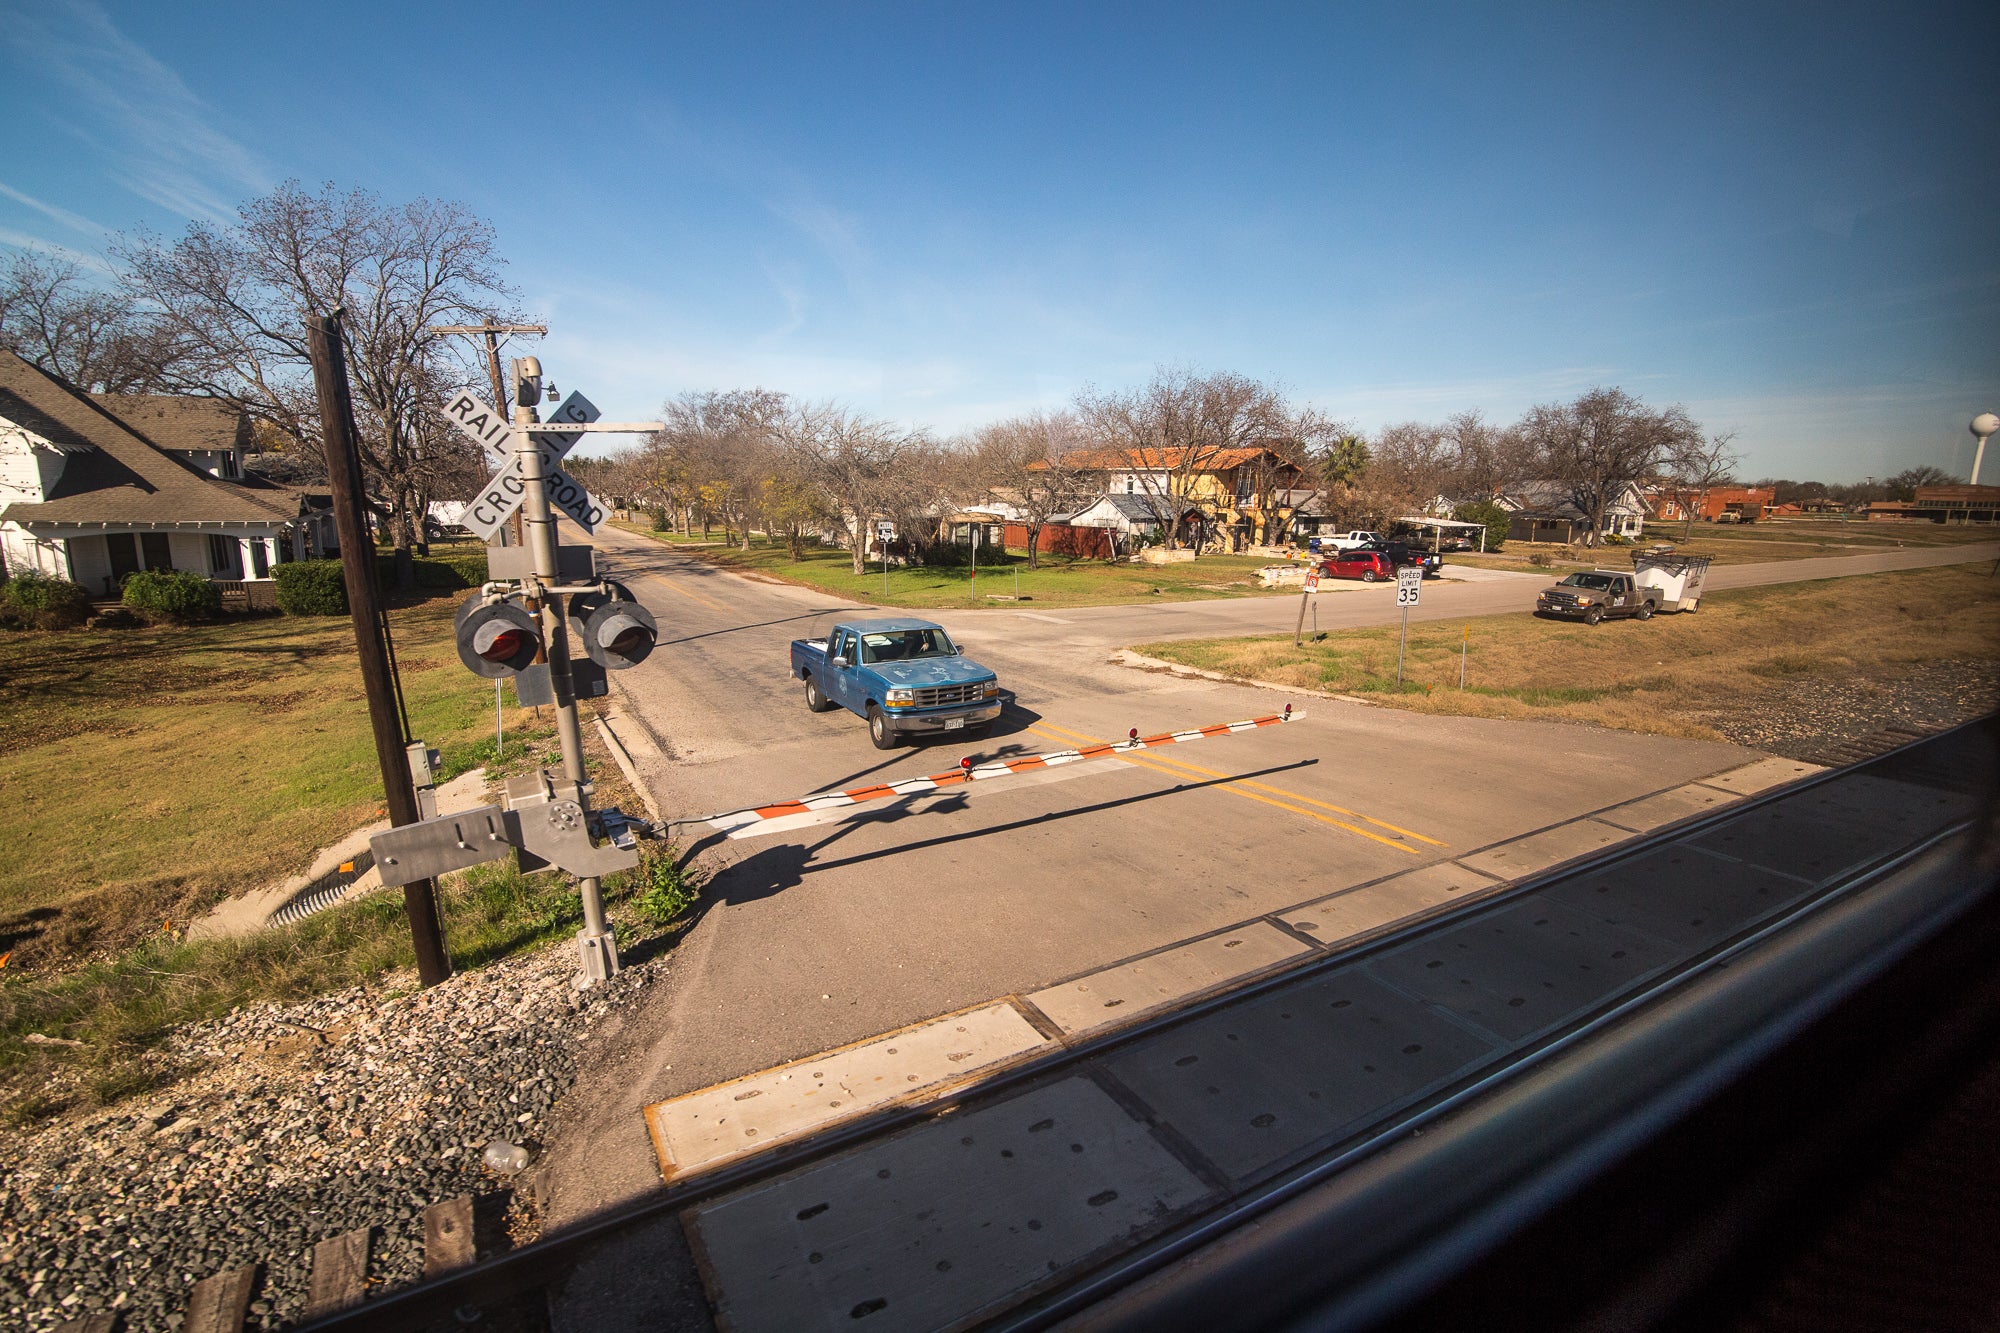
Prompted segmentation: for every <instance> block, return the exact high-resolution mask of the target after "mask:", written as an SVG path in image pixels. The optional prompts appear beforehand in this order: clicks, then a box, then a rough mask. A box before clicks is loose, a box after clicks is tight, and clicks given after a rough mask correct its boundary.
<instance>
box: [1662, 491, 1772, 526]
mask: <svg viewBox="0 0 2000 1333" xmlns="http://www.w3.org/2000/svg"><path fill="white" fill-rule="evenodd" d="M1777 499H1778V493H1777V492H1776V491H1774V490H1772V489H1771V488H1770V487H1768V486H1711V487H1709V488H1708V489H1707V490H1706V491H1703V492H1702V493H1701V494H1699V495H1698V496H1696V497H1695V498H1694V500H1693V502H1692V503H1690V504H1687V505H1683V504H1682V503H1681V500H1680V498H1679V497H1677V496H1675V495H1673V494H1672V493H1671V492H1669V491H1666V490H1660V491H1655V492H1654V493H1653V495H1652V500H1653V516H1654V517H1655V518H1658V519H1662V520H1665V521H1669V522H1679V521H1681V520H1682V519H1685V518H1686V517H1687V516H1688V512H1689V510H1692V511H1693V512H1694V516H1695V517H1696V518H1699V519H1703V520H1706V521H1708V522H1711V523H1712V522H1714V521H1715V520H1716V519H1719V518H1721V517H1722V516H1723V515H1724V514H1735V515H1736V517H1737V519H1738V520H1739V521H1741V522H1744V523H1755V522H1756V521H1757V520H1758V519H1760V518H1762V517H1764V513H1765V511H1766V510H1768V509H1770V508H1772V507H1773V506H1774V505H1775V503H1776V501H1777ZM1793 512H1794V513H1797V512H1799V511H1798V510H1797V509H1796V508H1794V510H1793Z"/></svg>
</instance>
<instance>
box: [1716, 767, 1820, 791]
mask: <svg viewBox="0 0 2000 1333" xmlns="http://www.w3.org/2000/svg"><path fill="white" fill-rule="evenodd" d="M1825 771H1826V770H1825V769H1824V768H1822V767H1820V766H1819V765H1818V764H1808V763H1806V762H1805V761H1804V760H1802V759H1777V758H1772V759H1759V760H1758V761H1757V762H1756V763H1754V764H1745V765H1743V767H1741V768H1732V769H1730V770H1729V771H1728V772H1727V773H1717V774H1716V775H1715V776H1714V777H1712V778H1703V779H1702V781H1703V782H1704V783H1706V784H1707V785H1708V786H1711V787H1720V788H1722V789H1723V790H1724V791H1733V792H1735V793H1736V794H1737V795H1738V796H1755V795H1756V794H1757V793H1759V792H1765V791H1769V790H1770V789H1771V788H1773V787H1782V786H1784V785H1785V784H1786V783H1787V782H1798V781H1800V780H1801V779H1803V778H1809V777H1811V776H1812V775H1813V774H1815V773H1824V772H1825Z"/></svg>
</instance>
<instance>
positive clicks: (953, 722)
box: [944, 717, 965, 731]
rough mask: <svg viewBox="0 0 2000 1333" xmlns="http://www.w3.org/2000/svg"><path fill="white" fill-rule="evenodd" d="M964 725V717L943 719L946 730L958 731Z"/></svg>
mask: <svg viewBox="0 0 2000 1333" xmlns="http://www.w3.org/2000/svg"><path fill="white" fill-rule="evenodd" d="M964 726H965V719H964V718H962V717H948V718H946V719H945V720H944V729H945V730H946V731H958V730H959V729H961V728H962V727H964Z"/></svg>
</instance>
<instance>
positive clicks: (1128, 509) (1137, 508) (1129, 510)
mask: <svg viewBox="0 0 2000 1333" xmlns="http://www.w3.org/2000/svg"><path fill="white" fill-rule="evenodd" d="M1058 521H1059V522H1063V523H1068V524H1070V525H1071V526H1072V527H1078V528H1113V529H1115V530H1117V531H1118V532H1120V533H1123V534H1125V535H1127V536H1129V535H1131V534H1132V533H1134V532H1144V531H1146V530H1147V529H1149V528H1157V527H1158V526H1160V521H1159V520H1158V519H1157V518H1154V517H1153V511H1152V509H1151V508H1150V507H1149V506H1148V505H1147V504H1146V502H1145V500H1143V499H1141V498H1140V497H1139V496H1137V495H1129V494H1127V493H1126V492H1124V491H1112V492H1111V493H1110V494H1108V495H1103V496H1100V497H1098V498H1097V499H1096V500H1093V501H1092V502H1091V503H1089V504H1087V505H1085V506H1084V507H1083V508H1081V509H1079V510H1077V511H1076V512H1075V513H1074V514H1069V515H1066V516H1065V517H1063V518H1061V519H1060V520H1058Z"/></svg>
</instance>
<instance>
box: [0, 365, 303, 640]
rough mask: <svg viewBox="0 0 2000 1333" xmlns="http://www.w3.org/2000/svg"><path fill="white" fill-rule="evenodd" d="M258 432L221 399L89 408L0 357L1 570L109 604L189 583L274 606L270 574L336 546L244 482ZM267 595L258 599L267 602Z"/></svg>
mask: <svg viewBox="0 0 2000 1333" xmlns="http://www.w3.org/2000/svg"><path fill="white" fill-rule="evenodd" d="M249 431H250V428H249V423H248V422H247V420H245V419H244V416H243V414H242V413H240V412H239V411H237V410H236V409H234V408H231V407H229V406H228V405H227V404H224V403H221V402H219V401H217V400H214V399H202V398H170V397H163V396H158V395H149V394H87V393H82V392H79V391H78V390H76V389H74V388H72V387H71V386H69V385H68V384H65V383H64V382H63V381H61V380H59V379H57V378H56V377H54V376H53V375H50V374H47V373H46V372H44V371H42V370H39V369H37V368H36V367H35V366H33V365H31V364H29V363H28V362H27V361H24V360H22V359H21V358H20V357H18V356H16V355H14V354H13V353H12V352H0V557H4V561H5V567H6V570H7V572H9V573H13V574H19V573H22V572H24V571H26V570H37V571H40V572H41V573H44V574H49V575H52V576H54V577H56V578H64V579H68V580H70V581H71V582H73V583H78V584H81V585H83V587H85V588H87V589H89V590H90V591H91V592H92V593H94V594H96V595H97V596H100V597H115V596H116V595H117V594H118V588H119V585H120V584H121V582H122V581H123V580H124V578H125V577H126V576H127V575H129V574H133V573H136V572H137V571H139V570H141V569H181V570H188V571H191V572H193V573H196V574H200V575H202V576H204V577H206V578H209V579H212V580H214V581H216V582H219V583H225V584H232V583H233V584H243V585H248V584H253V583H257V584H264V585H265V586H264V587H262V588H261V589H251V588H247V587H245V588H239V589H237V591H239V592H243V593H244V594H245V595H246V596H247V597H248V598H249V600H250V601H251V602H252V603H254V604H263V603H265V602H266V601H268V598H269V593H270V588H269V585H268V582H267V581H268V580H269V579H270V576H271V567H272V566H273V565H275V564H277V563H278V562H279V561H280V560H289V559H295V558H298V557H301V556H304V555H306V554H308V553H313V554H317V553H319V552H320V551H321V550H323V549H325V548H326V547H327V546H331V545H333V544H334V542H333V536H332V531H331V520H330V517H329V516H328V515H326V514H325V513H324V511H320V510H317V509H315V508H312V507H311V506H309V505H308V503H307V502H306V500H305V498H304V497H303V496H302V494H301V493H300V492H298V491H296V490H290V489H287V488H284V487H280V486H274V485H272V484H270V483H269V482H266V481H264V480H262V479H261V478H258V477H255V476H251V475H248V474H246V473H245V472H244V469H243V457H242V455H243V450H244V449H245V447H246V446H247V445H248V443H249V438H250V434H249ZM260 594H261V595H260Z"/></svg>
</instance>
